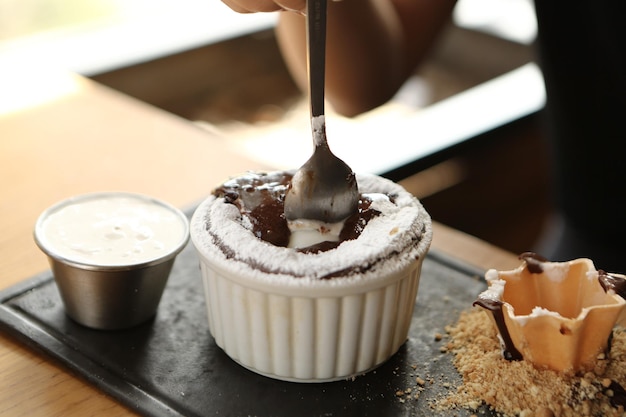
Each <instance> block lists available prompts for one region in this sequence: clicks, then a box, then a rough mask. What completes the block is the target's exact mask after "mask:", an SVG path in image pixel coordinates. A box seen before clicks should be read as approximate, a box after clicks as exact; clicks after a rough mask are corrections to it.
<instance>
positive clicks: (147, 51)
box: [0, 0, 275, 75]
mask: <svg viewBox="0 0 626 417" xmlns="http://www.w3.org/2000/svg"><path fill="white" fill-rule="evenodd" d="M274 21H275V16H274V15H273V14H269V13H257V14H247V15H244V14H239V13H235V12H233V11H232V10H231V9H229V8H228V7H227V6H226V5H224V4H223V3H222V2H221V1H218V0H176V1H172V0H0V53H4V54H16V55H17V56H18V57H19V58H21V59H24V58H29V59H30V61H33V62H37V61H39V62H40V63H41V64H42V65H45V64H52V65H57V66H60V67H62V68H64V69H68V70H71V71H75V72H78V73H81V74H85V75H90V74H92V73H97V72H101V71H106V70H108V69H114V68H117V67H121V66H125V65H130V64H133V63H138V62H144V61H147V60H150V59H154V58H158V57H161V56H165V55H168V54H173V53H177V52H181V51H184V50H188V49H191V48H194V47H199V46H203V45H207V44H210V43H215V42H218V41H220V40H224V39H228V38H232V37H236V36H239V35H242V34H247V33H251V32H254V31H258V30H262V29H265V28H269V27H271V26H272V25H273V24H274Z"/></svg>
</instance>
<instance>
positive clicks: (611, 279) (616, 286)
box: [598, 269, 626, 298]
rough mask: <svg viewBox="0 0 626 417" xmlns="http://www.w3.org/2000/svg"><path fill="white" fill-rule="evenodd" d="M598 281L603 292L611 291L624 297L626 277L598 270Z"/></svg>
mask: <svg viewBox="0 0 626 417" xmlns="http://www.w3.org/2000/svg"><path fill="white" fill-rule="evenodd" d="M598 281H599V282H600V285H601V286H602V288H603V289H604V292H608V291H613V292H615V294H617V295H619V296H620V297H622V298H626V279H624V278H623V277H617V276H615V275H611V274H608V273H606V272H604V271H603V270H601V269H599V270H598Z"/></svg>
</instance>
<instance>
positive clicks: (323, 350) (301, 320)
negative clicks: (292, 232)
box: [191, 177, 432, 382]
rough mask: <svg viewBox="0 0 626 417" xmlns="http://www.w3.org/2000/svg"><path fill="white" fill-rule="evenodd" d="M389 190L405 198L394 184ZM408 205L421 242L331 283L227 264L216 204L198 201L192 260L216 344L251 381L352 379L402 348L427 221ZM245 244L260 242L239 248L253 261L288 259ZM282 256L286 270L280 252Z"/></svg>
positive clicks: (427, 233) (425, 247) (236, 261)
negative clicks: (214, 232) (215, 226)
mask: <svg viewBox="0 0 626 417" xmlns="http://www.w3.org/2000/svg"><path fill="white" fill-rule="evenodd" d="M375 178H378V177H375ZM370 179H371V178H370ZM379 180H380V181H383V182H384V184H385V185H386V186H387V187H388V186H389V182H388V181H387V180H383V179H379ZM374 182H376V181H374ZM393 190H394V192H402V193H404V194H405V195H404V196H405V197H407V198H408V197H410V196H409V195H408V193H406V191H404V190H403V189H402V188H401V187H399V186H397V185H395V184H394V185H393ZM367 191H368V190H363V189H362V192H367ZM369 191H376V190H369ZM410 198H411V199H412V200H413V203H412V204H417V205H418V206H419V210H421V212H420V215H419V223H420V225H419V230H420V232H419V233H420V236H419V239H416V240H414V242H413V243H412V244H410V246H409V247H407V248H405V250H404V251H403V252H402V254H397V253H394V254H392V255H391V257H389V258H387V259H383V260H381V261H379V263H380V264H381V265H374V267H372V268H363V269H364V271H363V272H358V273H353V274H350V275H349V276H345V277H335V278H331V279H315V278H311V277H307V276H301V277H298V278H296V277H294V276H289V275H288V274H282V273H280V272H276V271H274V272H267V271H263V270H260V269H259V268H258V267H256V268H255V267H254V266H253V263H252V262H250V263H249V262H242V261H241V260H239V259H235V258H233V257H232V256H227V255H225V254H224V252H223V248H220V247H219V246H220V242H216V240H215V238H214V236H211V235H210V234H209V233H207V228H208V227H209V226H208V223H207V222H210V220H208V217H210V213H211V210H212V208H213V206H214V204H223V202H222V201H221V200H220V199H216V198H215V197H210V198H208V199H207V200H205V201H204V202H203V203H202V204H201V205H200V206H199V207H198V209H197V210H196V212H195V213H194V216H193V218H192V221H191V239H192V242H193V244H194V246H195V247H196V249H197V251H198V254H199V257H200V265H201V271H202V278H203V282H204V288H205V296H206V302H207V309H208V318H209V327H210V331H211V333H212V335H213V337H214V338H215V341H216V343H217V345H218V346H220V347H221V348H222V349H223V350H224V351H225V352H226V353H227V354H228V355H229V356H230V357H231V358H232V359H234V360H235V361H237V362H238V363H240V364H241V365H243V366H245V367H246V368H248V369H250V370H252V371H254V372H257V373H259V374H262V375H266V376H269V377H272V378H276V379H282V380H289V381H297V382H324V381H332V380H338V379H345V378H350V377H352V376H355V375H358V374H362V373H364V372H367V371H368V370H370V369H373V368H375V367H377V366H379V365H380V364H382V363H383V362H385V361H386V360H387V359H389V358H390V357H391V356H392V355H393V354H394V353H395V352H397V351H398V349H399V348H400V346H401V345H402V344H403V343H404V342H405V341H406V339H407V335H408V331H409V327H410V323H411V318H412V315H413V307H414V304H415V298H416V295H417V290H418V285H419V278H420V272H421V267H422V262H423V259H424V257H425V256H426V253H427V251H428V248H429V246H430V242H431V238H432V229H431V223H430V217H429V216H428V215H427V214H426V212H425V211H424V210H423V208H422V207H421V205H420V204H419V202H417V200H415V199H414V198H413V197H410ZM223 226H224V227H229V226H228V225H226V224H224V225H223ZM390 226H391V225H390ZM389 233H393V232H392V231H390V232H389ZM250 238H251V239H256V240H257V241H258V242H254V243H253V245H252V248H256V249H250V248H247V247H246V248H245V250H252V251H255V252H256V253H255V254H253V257H257V258H258V257H262V256H263V255H261V254H259V252H258V251H259V250H261V251H262V250H263V249H267V250H268V254H267V256H270V257H271V256H274V255H273V253H276V254H278V252H276V251H293V250H292V249H287V248H278V247H274V246H271V245H269V244H267V243H265V242H262V241H260V240H259V239H257V238H255V237H254V236H253V235H252V234H250ZM357 240H358V239H357ZM383 240H384V239H383ZM267 245H269V246H267ZM282 255H285V259H286V261H285V262H291V261H290V260H289V254H288V253H283V254H281V256H282ZM243 257H245V254H244V256H243ZM319 259H320V261H323V255H322V257H320V258H319ZM293 262H298V261H297V259H294V260H293ZM378 266H380V267H378ZM312 275H313V274H312Z"/></svg>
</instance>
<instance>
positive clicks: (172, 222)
mask: <svg viewBox="0 0 626 417" xmlns="http://www.w3.org/2000/svg"><path fill="white" fill-rule="evenodd" d="M102 201H104V202H106V204H107V205H108V206H110V207H117V206H118V205H119V206H120V209H122V210H126V213H125V214H124V216H127V217H124V220H122V223H123V222H124V221H126V222H131V221H135V220H136V221H137V222H142V221H145V220H146V219H147V218H153V217H154V216H151V215H150V214H146V212H145V211H142V210H143V209H142V210H137V212H136V213H134V214H133V210H130V211H129V209H128V206H132V205H133V204H139V205H141V206H142V207H143V208H148V209H149V208H150V207H153V208H155V209H156V210H158V211H159V212H161V213H165V214H166V215H167V216H168V223H167V226H166V227H163V225H161V226H160V230H159V234H160V235H166V236H165V237H166V238H167V239H169V242H168V243H167V244H166V245H163V247H162V248H161V247H160V246H159V251H156V252H155V253H150V254H149V255H148V256H144V257H143V258H141V257H139V259H136V258H135V259H128V261H123V260H122V261H119V262H118V261H111V260H110V259H109V260H107V262H102V261H101V260H98V259H94V260H93V261H89V256H87V257H83V256H81V255H82V254H81V253H80V252H79V253H78V254H77V255H76V256H75V255H74V254H73V253H72V251H71V250H69V251H68V248H67V247H65V246H70V245H69V244H68V245H62V244H59V243H58V242H59V241H58V238H59V235H62V237H63V239H64V241H63V242H70V243H71V242H72V239H73V237H72V227H73V228H74V230H76V233H77V234H78V235H80V238H84V233H85V227H81V226H80V223H74V219H73V216H74V214H75V213H71V214H70V215H65V217H64V220H63V221H67V222H69V223H73V224H72V225H71V227H70V230H69V231H66V230H65V228H63V227H59V228H57V229H55V228H51V227H50V226H48V225H47V222H49V221H51V220H50V219H51V218H53V217H54V216H55V215H58V213H60V212H61V211H62V210H64V209H67V208H68V207H71V208H72V209H73V210H76V211H77V213H78V214H77V215H76V216H77V217H78V216H80V212H81V211H80V210H81V209H83V206H86V205H89V204H92V203H94V202H102ZM110 207H109V208H110ZM168 213H169V214H168ZM109 214H110V213H109ZM109 214H107V213H106V210H105V211H104V212H103V213H100V214H99V216H100V217H101V218H103V219H104V221H105V222H106V221H108V219H111V218H114V217H115V216H116V215H117V214H115V213H114V214H110V215H109ZM107 216H108V217H107ZM132 216H135V217H136V218H135V219H133V217H132ZM157 217H158V216H157ZM76 221H77V222H80V219H76ZM61 223H62V221H61ZM107 227H108V226H107ZM141 227H143V229H141V230H142V231H141V233H144V235H145V236H141V239H143V240H144V241H146V240H148V239H149V238H152V236H149V233H147V232H146V230H148V231H149V228H148V229H146V227H145V225H143V226H141ZM114 228H115V232H116V233H117V232H118V231H120V236H122V237H123V234H124V233H123V232H124V230H123V229H124V226H123V225H122V226H119V225H116V226H114ZM127 228H132V227H127ZM96 233H103V231H102V230H98V231H97V232H96ZM133 233H134V232H133ZM127 234H131V233H130V232H129V233H127ZM155 234H157V233H155ZM34 236H35V242H36V243H37V245H38V246H39V248H40V249H41V250H42V251H43V252H44V253H45V254H46V255H47V256H48V260H49V263H50V266H51V268H52V272H53V274H54V279H55V282H56V284H57V287H58V289H59V293H60V295H61V298H62V300H63V304H64V307H65V310H66V313H67V315H68V316H69V317H71V318H72V319H73V320H75V321H76V322H78V323H80V324H82V325H84V326H87V327H91V328H95V329H103V330H114V329H123V328H128V327H131V326H135V325H138V324H140V323H143V322H145V321H147V320H148V319H150V318H151V317H153V316H154V315H155V314H156V311H157V307H158V305H159V302H160V300H161V296H162V294H163V290H164V288H165V285H166V283H167V280H168V277H169V274H170V271H171V269H172V266H173V264H174V260H175V258H176V256H177V255H178V253H180V251H181V250H182V249H183V248H184V247H185V245H186V244H187V241H188V239H189V223H188V220H187V218H186V216H185V215H184V214H183V213H182V212H181V211H180V210H178V209H176V208H175V207H173V206H171V205H169V204H167V203H164V202H162V201H159V200H156V199H153V198H150V197H147V196H143V195H140V194H132V193H121V192H106V193H93V194H85V195H80V196H76V197H72V198H69V199H67V200H64V201H61V202H60V203H57V204H55V205H54V206H52V207H50V208H49V209H47V210H46V211H44V212H43V213H42V214H41V215H40V217H39V219H38V220H37V223H36V225H35V232H34ZM120 236H116V238H110V239H109V237H107V239H109V240H110V242H106V243H107V244H110V245H111V246H110V247H109V248H108V250H109V251H115V250H116V249H117V248H119V245H121V244H122V242H121V237H120ZM146 236H147V237H146ZM161 237H162V236H161ZM100 238H102V236H100ZM131 238H132V237H131ZM140 243H141V242H140ZM116 245H117V247H116ZM88 255H89V253H88Z"/></svg>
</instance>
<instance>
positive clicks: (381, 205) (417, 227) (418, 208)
mask: <svg viewBox="0 0 626 417" xmlns="http://www.w3.org/2000/svg"><path fill="white" fill-rule="evenodd" d="M357 181H358V185H359V189H360V190H361V191H362V192H363V193H384V194H388V195H391V196H393V202H391V201H389V200H388V199H383V198H381V199H376V200H375V201H374V202H373V203H372V207H373V208H375V209H376V210H378V211H380V212H381V215H379V216H376V217H374V218H372V219H371V220H370V221H369V223H368V224H367V226H366V227H365V229H364V230H363V232H362V233H361V235H360V236H359V237H358V238H357V239H354V240H347V241H344V242H343V243H342V244H341V245H339V246H338V247H337V248H335V249H332V250H329V251H323V252H319V253H315V254H313V253H300V252H297V251H295V250H293V249H290V248H284V247H278V246H274V245H272V244H270V243H267V242H265V241H263V240H261V239H258V238H257V237H255V236H254V235H253V234H252V232H251V231H250V230H248V229H246V227H245V226H243V225H242V223H241V222H242V218H241V214H240V212H239V210H238V209H237V208H236V207H235V206H234V205H232V204H224V203H223V199H221V198H216V197H214V196H211V197H209V198H208V199H207V200H205V201H204V202H203V203H202V204H201V205H200V207H199V208H198V209H197V211H196V213H195V214H194V217H193V219H192V224H191V228H192V233H191V235H192V239H193V240H194V244H195V245H196V247H197V248H198V250H199V251H200V252H201V253H202V255H203V256H206V257H208V258H210V259H211V260H214V261H216V262H217V263H219V264H222V265H224V267H225V268H226V267H227V268H228V269H230V270H233V268H235V269H237V270H239V271H233V272H234V273H235V274H237V273H240V274H242V275H246V276H250V277H253V278H254V279H257V280H261V281H267V280H272V282H281V283H283V284H287V285H309V284H310V283H311V282H312V281H314V282H323V285H328V286H337V285H344V284H345V281H349V280H352V279H359V280H363V279H373V278H374V277H375V276H378V275H380V274H390V273H394V272H395V271H400V270H402V269H403V268H405V267H406V266H407V265H409V264H411V263H413V262H414V261H415V260H416V259H418V258H419V257H421V256H424V255H425V253H426V251H427V249H428V247H429V245H430V241H431V238H432V229H431V226H430V217H429V215H428V214H427V213H426V211H425V210H424V208H423V207H422V205H421V204H420V203H419V201H418V200H417V199H416V198H415V197H414V196H412V195H411V194H410V193H408V192H406V191H405V190H404V189H403V188H402V187H401V186H399V185H397V184H395V183H393V182H391V181H388V180H386V179H383V178H380V177H377V176H374V175H357ZM390 257H391V259H389V258H390ZM344 271H345V272H344ZM355 271H356V272H359V274H358V276H357V274H355V273H354V272H355ZM330 275H333V276H335V275H338V276H340V278H333V279H330V280H323V281H320V279H321V278H324V277H327V276H330ZM344 275H345V276H344ZM294 277H297V279H294Z"/></svg>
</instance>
